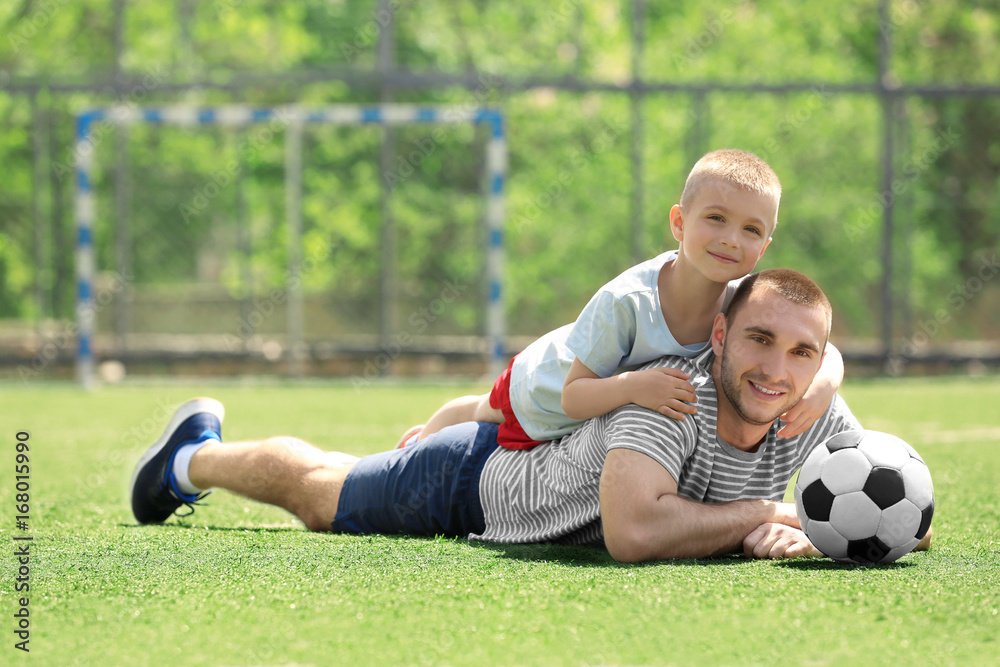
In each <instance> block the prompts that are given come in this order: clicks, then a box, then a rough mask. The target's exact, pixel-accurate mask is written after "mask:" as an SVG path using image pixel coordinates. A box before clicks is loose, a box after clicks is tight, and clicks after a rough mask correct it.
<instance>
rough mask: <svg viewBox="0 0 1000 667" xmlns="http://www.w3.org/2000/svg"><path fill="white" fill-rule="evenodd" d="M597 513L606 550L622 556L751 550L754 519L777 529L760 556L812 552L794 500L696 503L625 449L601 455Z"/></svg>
mask: <svg viewBox="0 0 1000 667" xmlns="http://www.w3.org/2000/svg"><path fill="white" fill-rule="evenodd" d="M601 521H602V523H603V528H604V544H605V546H606V547H607V549H608V552H609V553H610V554H611V555H612V556H613V557H614V558H615V559H616V560H619V561H623V562H638V561H643V560H659V559H664V558H702V557H707V556H716V555H721V554H726V553H730V552H733V551H738V550H741V549H746V550H747V552H748V554H752V555H757V554H756V552H755V550H754V549H753V545H745V544H744V540H745V539H747V538H748V536H750V535H751V534H752V533H754V532H755V531H756V530H757V529H758V528H759V527H761V526H768V528H767V530H766V532H768V534H773V533H774V532H775V529H776V528H777V530H779V531H780V532H781V535H780V539H775V540H773V542H772V543H771V544H769V545H768V549H767V553H766V554H764V553H762V554H761V555H762V556H763V555H766V556H767V557H770V558H781V557H784V558H790V557H798V556H806V555H818V553H819V552H817V551H816V549H815V547H813V546H812V544H811V543H810V542H809V540H808V539H806V537H805V534H804V533H802V531H801V530H797V529H798V528H799V521H798V517H797V516H796V514H795V505H793V504H791V503H776V502H772V501H769V500H737V501H734V502H728V503H700V502H695V501H693V500H688V499H686V498H682V497H681V496H678V495H677V483H676V482H675V480H674V478H673V477H671V476H670V473H668V472H667V470H666V469H665V468H664V467H663V466H661V465H660V464H658V463H656V462H654V461H653V460H652V459H650V458H649V457H648V456H646V455H645V454H642V453H640V452H636V451H633V450H630V449H612V450H611V451H610V452H608V455H607V457H606V458H605V460H604V470H603V472H602V473H601ZM774 524H780V525H779V526H777V527H775V526H774ZM783 527H784V528H783ZM785 528H787V529H788V530H785ZM791 529H796V530H791ZM758 541H759V540H758Z"/></svg>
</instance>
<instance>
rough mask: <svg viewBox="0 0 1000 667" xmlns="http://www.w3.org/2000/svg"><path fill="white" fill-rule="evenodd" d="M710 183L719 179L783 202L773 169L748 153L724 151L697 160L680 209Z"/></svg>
mask: <svg viewBox="0 0 1000 667" xmlns="http://www.w3.org/2000/svg"><path fill="white" fill-rule="evenodd" d="M709 180H720V181H725V182H727V183H730V184H731V185H734V186H736V187H738V188H741V189H743V190H746V191H748V192H753V193H754V194H758V195H764V196H767V197H773V198H774V201H775V204H777V203H778V202H780V201H781V181H779V180H778V175H777V174H775V173H774V170H773V169H771V167H770V166H768V164H767V163H766V162H764V161H763V160H761V159H760V158H759V157H757V156H756V155H754V154H753V153H748V152H747V151H741V150H737V149H734V148H724V149H721V150H717V151H712V152H711V153H707V154H705V155H704V156H703V157H702V158H701V159H700V160H698V161H697V162H696V163H695V165H694V167H692V168H691V173H690V174H688V177H687V182H685V183H684V192H682V193H681V208H685V207H686V206H687V205H688V204H690V203H691V200H692V199H694V197H695V195H696V194H697V193H698V190H699V189H700V188H701V186H702V185H703V184H704V183H706V182H707V181H709Z"/></svg>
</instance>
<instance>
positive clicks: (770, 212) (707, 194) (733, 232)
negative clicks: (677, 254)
mask: <svg viewBox="0 0 1000 667" xmlns="http://www.w3.org/2000/svg"><path fill="white" fill-rule="evenodd" d="M777 215H778V202H777V201H776V200H775V199H774V198H773V197H769V196H766V195H759V194H755V193H753V192H748V191H747V190H744V189H742V188H738V187H734V186H732V185H730V184H729V183H726V182H724V181H708V182H707V183H705V184H703V185H702V186H701V187H700V188H699V189H698V192H697V193H695V196H694V197H693V198H692V199H691V201H690V203H689V205H688V206H687V207H684V208H681V207H680V206H679V205H678V206H674V207H673V208H672V209H671V210H670V229H671V231H672V232H673V235H674V238H675V239H677V240H678V241H679V242H680V244H681V253H682V254H683V255H684V256H685V258H684V259H685V261H687V262H690V264H691V265H692V266H694V267H695V268H696V269H697V270H698V271H700V272H701V273H702V274H703V275H704V276H705V277H706V278H708V279H710V280H713V281H715V282H729V281H730V280H734V279H736V278H741V277H743V276H745V275H747V274H748V273H750V272H751V271H753V269H754V267H755V266H756V265H757V260H759V259H760V258H761V256H762V255H763V254H764V249H765V248H767V246H768V244H769V243H770V242H771V232H772V231H773V230H774V226H775V224H776V222H777Z"/></svg>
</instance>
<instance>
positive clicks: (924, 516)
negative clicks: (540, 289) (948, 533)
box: [914, 500, 934, 540]
mask: <svg viewBox="0 0 1000 667" xmlns="http://www.w3.org/2000/svg"><path fill="white" fill-rule="evenodd" d="M933 516H934V501H933V500H932V501H931V504H930V505H928V506H927V507H925V508H924V511H923V512H921V513H920V527H919V528H917V534H916V535H914V537H916V538H917V539H918V540H922V539H924V535H926V534H927V530H928V529H929V528H930V527H931V518H932V517H933Z"/></svg>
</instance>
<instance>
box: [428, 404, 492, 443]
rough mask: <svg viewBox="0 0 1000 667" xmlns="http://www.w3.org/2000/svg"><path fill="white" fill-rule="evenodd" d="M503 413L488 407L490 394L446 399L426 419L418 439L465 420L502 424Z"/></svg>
mask: <svg viewBox="0 0 1000 667" xmlns="http://www.w3.org/2000/svg"><path fill="white" fill-rule="evenodd" d="M503 421H504V418H503V413H501V412H500V411H499V410H497V409H496V408H491V407H490V395H489V394H483V395H482V396H462V397H461V398H456V399H454V400H451V401H448V402H447V403H445V404H444V405H443V406H441V408H440V409H439V410H438V411H437V412H435V413H434V415H433V416H432V417H431V418H430V419H429V420H427V424H426V425H425V426H424V428H423V430H422V431H420V435H418V436H417V439H418V440H423V439H424V438H426V437H427V436H429V435H433V434H435V433H437V432H438V431H440V430H441V429H443V428H444V427H446V426H454V425H455V424H464V423H465V422H489V423H491V424H502V423H503Z"/></svg>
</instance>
